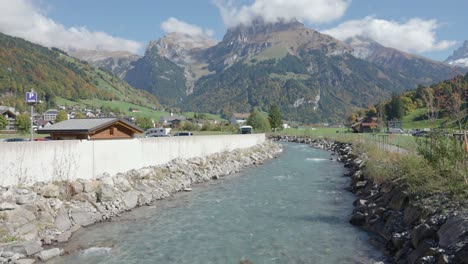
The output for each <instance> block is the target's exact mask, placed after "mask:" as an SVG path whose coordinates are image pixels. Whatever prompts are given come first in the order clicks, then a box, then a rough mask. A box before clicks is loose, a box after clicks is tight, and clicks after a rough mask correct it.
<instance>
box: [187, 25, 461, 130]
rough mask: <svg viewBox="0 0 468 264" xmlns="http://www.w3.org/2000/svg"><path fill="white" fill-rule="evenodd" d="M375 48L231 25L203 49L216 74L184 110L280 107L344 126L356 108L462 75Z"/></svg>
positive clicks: (289, 28) (277, 28)
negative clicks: (362, 50)
mask: <svg viewBox="0 0 468 264" xmlns="http://www.w3.org/2000/svg"><path fill="white" fill-rule="evenodd" d="M371 44H372V45H375V47H379V48H380V51H379V52H378V51H377V49H376V50H374V51H373V52H370V51H369V52H368V54H367V55H366V56H365V59H364V57H363V54H361V55H359V54H357V52H356V48H355V47H353V46H352V45H349V44H347V43H344V42H341V41H339V40H337V39H334V38H332V37H331V36H328V35H324V34H321V33H319V32H317V31H314V30H311V29H308V28H306V27H304V25H303V24H301V23H299V22H297V21H291V22H285V21H281V22H277V23H274V24H269V23H264V22H263V21H261V20H256V21H254V22H253V23H252V24H250V25H240V26H237V27H234V28H231V29H229V30H228V32H227V34H226V35H225V37H224V38H223V40H222V41H221V42H220V43H218V44H217V45H215V46H213V47H211V48H209V49H207V50H206V52H204V56H205V58H206V61H207V63H208V65H209V67H208V69H209V70H210V71H213V72H215V73H214V74H211V75H208V76H205V77H202V78H200V79H199V80H198V81H197V83H196V86H195V90H194V93H193V94H192V95H190V96H189V97H188V98H187V101H186V102H185V103H184V105H183V107H184V108H185V109H186V110H189V109H190V110H193V111H209V112H232V111H242V112H245V111H250V110H251V109H252V107H254V106H258V107H260V108H261V109H262V110H267V109H268V108H269V106H270V105H271V104H272V103H277V104H278V105H279V107H280V109H281V111H282V112H283V116H284V117H285V118H287V119H292V120H297V121H303V122H309V123H312V122H322V121H330V122H333V121H337V122H338V121H340V120H342V118H343V117H344V115H345V113H347V112H348V111H349V109H352V108H362V107H365V108H367V106H368V105H370V104H373V103H375V102H377V100H379V99H382V98H384V97H387V96H389V95H390V94H392V93H395V92H396V93H399V92H402V91H404V90H406V89H410V88H415V87H416V86H417V85H418V84H428V83H432V82H436V81H439V80H441V79H446V78H447V77H448V76H452V75H455V73H453V72H452V69H451V68H450V67H449V66H447V65H444V64H443V63H437V62H433V61H431V60H428V59H423V58H420V57H417V56H413V55H411V56H410V55H409V54H405V53H402V52H397V51H396V50H392V49H387V48H384V47H382V46H381V45H378V44H377V43H371ZM392 64H393V65H394V66H392ZM418 65H420V66H419V67H421V68H422V70H419V69H417V67H418ZM412 68H413V69H412ZM428 69H430V71H429V70H428ZM418 70H419V71H418ZM425 71H427V72H426V73H425ZM438 71H442V73H439V72H438Z"/></svg>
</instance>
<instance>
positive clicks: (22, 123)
mask: <svg viewBox="0 0 468 264" xmlns="http://www.w3.org/2000/svg"><path fill="white" fill-rule="evenodd" d="M15 124H16V130H18V131H19V132H21V133H26V132H28V131H29V129H30V128H31V120H29V115H28V114H21V115H19V116H17V117H16V123H15Z"/></svg>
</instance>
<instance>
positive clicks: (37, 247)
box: [5, 241, 42, 256]
mask: <svg viewBox="0 0 468 264" xmlns="http://www.w3.org/2000/svg"><path fill="white" fill-rule="evenodd" d="M5 249H6V251H13V252H15V253H20V254H23V255H26V256H31V255H34V254H36V253H37V252H40V251H41V250H42V243H41V242H40V241H26V242H21V243H18V244H14V245H10V246H7V247H6V248H5Z"/></svg>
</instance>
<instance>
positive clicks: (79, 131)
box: [37, 118, 144, 140]
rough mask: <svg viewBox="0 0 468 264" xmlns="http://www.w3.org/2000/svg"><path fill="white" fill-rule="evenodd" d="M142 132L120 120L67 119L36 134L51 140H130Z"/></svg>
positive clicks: (39, 130)
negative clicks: (49, 137) (45, 135)
mask: <svg viewBox="0 0 468 264" xmlns="http://www.w3.org/2000/svg"><path fill="white" fill-rule="evenodd" d="M143 132H144V130H143V129H141V128H139V127H138V126H136V125H134V124H132V123H130V122H128V121H126V120H124V119H120V118H79V119H69V120H65V121H62V122H59V123H56V124H54V125H50V126H47V127H44V128H42V129H38V130H37V133H38V134H50V136H51V138H52V140H71V139H89V140H100V139H130V138H133V137H134V136H135V134H141V133H143Z"/></svg>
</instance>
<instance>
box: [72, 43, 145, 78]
mask: <svg viewBox="0 0 468 264" xmlns="http://www.w3.org/2000/svg"><path fill="white" fill-rule="evenodd" d="M68 54H70V55H71V56H73V57H75V58H77V59H80V60H83V61H86V62H88V63H89V64H90V65H92V66H93V67H96V68H101V69H103V70H105V71H108V72H111V73H113V74H114V75H116V76H118V77H119V78H121V79H124V78H125V76H126V74H127V71H129V70H130V69H131V68H132V66H131V64H132V62H134V61H136V60H138V59H140V58H141V57H140V56H138V55H135V54H132V53H130V52H127V51H106V50H83V49H70V50H68Z"/></svg>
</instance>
